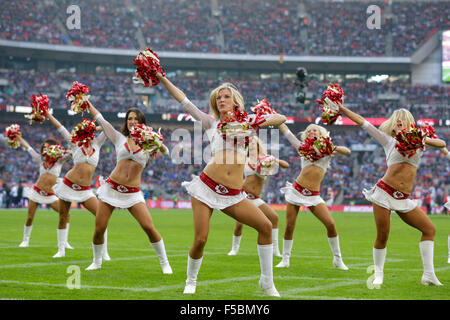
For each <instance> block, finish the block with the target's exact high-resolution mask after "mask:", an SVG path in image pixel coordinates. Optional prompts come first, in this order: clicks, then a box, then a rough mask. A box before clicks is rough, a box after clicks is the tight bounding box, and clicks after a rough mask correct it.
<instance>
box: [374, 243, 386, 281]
mask: <svg viewBox="0 0 450 320" xmlns="http://www.w3.org/2000/svg"><path fill="white" fill-rule="evenodd" d="M386 252H387V250H386V248H384V249H376V248H373V251H372V254H373V264H374V265H375V275H374V276H375V278H374V280H373V284H374V285H381V284H383V278H384V273H383V270H384V262H385V261H386Z"/></svg>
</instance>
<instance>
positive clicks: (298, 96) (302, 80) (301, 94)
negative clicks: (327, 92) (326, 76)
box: [294, 67, 308, 103]
mask: <svg viewBox="0 0 450 320" xmlns="http://www.w3.org/2000/svg"><path fill="white" fill-rule="evenodd" d="M296 74H297V79H296V80H295V82H294V84H295V85H296V86H297V87H298V90H297V92H296V93H295V100H297V102H299V103H305V100H306V92H305V88H306V86H307V85H308V81H306V76H307V75H308V71H306V69H305V68H303V67H299V68H297V72H296Z"/></svg>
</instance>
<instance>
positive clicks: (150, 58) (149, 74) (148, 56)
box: [133, 48, 166, 87]
mask: <svg viewBox="0 0 450 320" xmlns="http://www.w3.org/2000/svg"><path fill="white" fill-rule="evenodd" d="M133 61H134V64H135V65H136V74H135V76H134V77H133V82H134V83H142V84H143V85H145V86H146V87H149V86H150V85H152V86H156V85H158V84H159V79H158V78H157V77H156V74H157V73H158V72H159V73H161V74H162V75H163V76H165V75H166V71H165V70H164V69H163V67H161V64H160V61H159V57H158V54H157V53H156V52H154V51H153V50H152V49H150V48H147V49H145V50H144V51H141V52H139V54H138V55H137V56H136V58H135V59H133Z"/></svg>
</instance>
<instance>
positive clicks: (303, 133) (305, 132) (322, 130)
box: [300, 123, 330, 141]
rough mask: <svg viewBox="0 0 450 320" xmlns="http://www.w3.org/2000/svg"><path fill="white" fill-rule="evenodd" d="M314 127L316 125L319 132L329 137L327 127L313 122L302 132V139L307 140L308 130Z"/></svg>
mask: <svg viewBox="0 0 450 320" xmlns="http://www.w3.org/2000/svg"><path fill="white" fill-rule="evenodd" d="M313 127H316V128H317V129H318V130H319V133H320V135H321V136H322V137H329V136H330V132H329V131H328V130H327V129H325V128H324V127H321V126H319V125H317V124H314V123H311V124H310V125H308V126H307V127H306V129H305V130H304V131H302V132H301V133H300V139H301V140H302V141H305V140H306V136H307V135H308V130H309V129H310V128H313Z"/></svg>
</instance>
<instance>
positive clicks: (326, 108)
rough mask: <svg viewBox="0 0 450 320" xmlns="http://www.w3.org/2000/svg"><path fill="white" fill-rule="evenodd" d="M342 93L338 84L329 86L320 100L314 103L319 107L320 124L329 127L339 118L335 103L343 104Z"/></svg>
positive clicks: (339, 114)
mask: <svg viewBox="0 0 450 320" xmlns="http://www.w3.org/2000/svg"><path fill="white" fill-rule="evenodd" d="M343 98H344V91H343V90H342V88H341V87H340V86H339V85H338V84H329V85H328V86H327V89H326V90H325V91H324V92H323V93H322V98H320V99H317V100H316V101H315V102H317V103H319V104H320V105H321V107H320V109H321V111H322V122H323V123H325V124H326V125H331V124H333V123H335V122H336V120H337V119H338V118H339V117H340V116H341V113H340V111H339V107H338V105H337V103H343Z"/></svg>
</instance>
